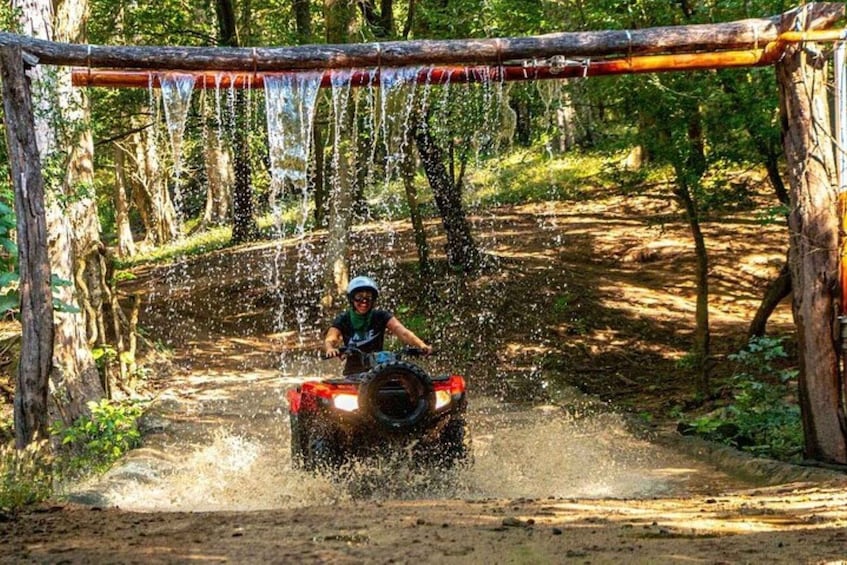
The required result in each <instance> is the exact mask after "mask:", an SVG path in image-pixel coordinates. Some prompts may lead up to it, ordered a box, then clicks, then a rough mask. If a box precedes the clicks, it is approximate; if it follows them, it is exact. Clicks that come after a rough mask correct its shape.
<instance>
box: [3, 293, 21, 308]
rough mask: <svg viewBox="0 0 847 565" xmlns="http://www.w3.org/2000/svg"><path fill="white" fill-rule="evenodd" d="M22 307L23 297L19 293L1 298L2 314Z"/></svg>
mask: <svg viewBox="0 0 847 565" xmlns="http://www.w3.org/2000/svg"><path fill="white" fill-rule="evenodd" d="M20 307H21V297H20V295H18V293H17V291H10V292H9V293H7V294H5V295H2V296H0V313H6V312H9V311H11V310H18V309H19V308H20Z"/></svg>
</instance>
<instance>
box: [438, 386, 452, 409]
mask: <svg viewBox="0 0 847 565" xmlns="http://www.w3.org/2000/svg"><path fill="white" fill-rule="evenodd" d="M448 404H450V391H449V390H436V391H435V409H436V410H439V409H441V408H444V407H445V406H447V405H448Z"/></svg>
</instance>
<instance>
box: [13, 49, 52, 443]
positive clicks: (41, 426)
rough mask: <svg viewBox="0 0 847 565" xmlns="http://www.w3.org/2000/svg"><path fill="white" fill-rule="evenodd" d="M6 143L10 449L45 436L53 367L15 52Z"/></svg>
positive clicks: (27, 115)
mask: <svg viewBox="0 0 847 565" xmlns="http://www.w3.org/2000/svg"><path fill="white" fill-rule="evenodd" d="M0 77H2V80H3V107H4V110H5V113H6V143H7V144H8V150H9V166H10V168H11V175H12V184H13V185H14V189H15V213H16V215H17V223H18V225H17V231H18V268H19V269H20V294H21V359H20V365H19V366H18V374H17V382H16V387H15V401H14V405H15V407H14V411H15V444H16V446H17V447H18V448H19V449H20V448H23V447H25V446H26V445H27V444H28V443H29V442H31V441H32V440H33V439H36V438H42V439H46V438H47V436H48V431H47V427H48V421H47V389H48V382H49V381H48V379H49V376H50V370H51V367H52V363H53V299H52V290H51V287H50V262H49V259H48V256H47V221H46V217H45V211H44V178H43V177H42V175H41V157H40V156H39V153H38V147H37V145H36V141H35V123H34V118H33V111H32V97H31V95H30V88H29V83H28V81H27V77H26V75H25V73H24V62H23V53H22V51H21V48H20V47H19V46H8V47H4V48H2V49H0Z"/></svg>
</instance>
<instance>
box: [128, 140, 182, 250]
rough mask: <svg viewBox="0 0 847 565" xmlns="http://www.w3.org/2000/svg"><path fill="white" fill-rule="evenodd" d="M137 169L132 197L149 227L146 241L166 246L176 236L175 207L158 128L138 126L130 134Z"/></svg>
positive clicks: (147, 227) (143, 220)
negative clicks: (164, 170) (159, 142)
mask: <svg viewBox="0 0 847 565" xmlns="http://www.w3.org/2000/svg"><path fill="white" fill-rule="evenodd" d="M129 142H130V143H131V145H132V148H133V154H134V160H135V171H136V175H135V176H134V177H133V179H134V180H133V190H132V196H133V200H134V201H135V206H136V209H137V210H138V211H139V213H140V214H141V219H142V222H143V223H144V227H145V230H146V232H147V233H146V237H145V241H146V242H147V243H149V244H152V245H163V244H165V243H168V242H170V241H174V240H175V239H176V237H177V222H176V210H175V209H174V205H173V201H172V200H171V196H170V193H169V192H168V187H167V181H166V179H165V175H164V172H163V170H162V166H161V163H160V162H159V152H158V149H157V146H156V128H155V127H149V128H140V127H138V128H136V131H134V132H133V134H132V135H131V136H130V137H129Z"/></svg>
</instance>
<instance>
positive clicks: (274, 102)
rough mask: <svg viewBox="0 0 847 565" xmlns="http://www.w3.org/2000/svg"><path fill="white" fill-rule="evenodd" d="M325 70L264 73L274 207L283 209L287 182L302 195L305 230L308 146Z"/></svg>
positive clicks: (300, 227)
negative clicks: (281, 202)
mask: <svg viewBox="0 0 847 565" xmlns="http://www.w3.org/2000/svg"><path fill="white" fill-rule="evenodd" d="M322 76H323V73H321V72H311V73H292V74H287V75H283V76H279V77H265V110H266V112H267V120H268V154H269V156H270V163H271V207H272V209H273V212H274V215H275V216H276V217H279V215H280V213H281V208H280V202H279V198H280V196H281V195H282V193H283V192H284V191H285V190H286V188H287V187H288V186H291V187H292V188H293V189H294V190H298V189H299V192H300V194H301V195H302V203H301V221H300V222H299V223H298V232H299V233H300V234H302V233H303V230H304V226H305V223H306V219H307V217H308V196H309V194H308V176H307V170H308V167H309V150H310V148H311V138H312V135H311V134H312V118H313V115H314V111H315V100H316V99H317V94H318V89H319V87H320V81H321V77H322Z"/></svg>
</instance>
